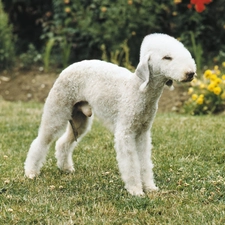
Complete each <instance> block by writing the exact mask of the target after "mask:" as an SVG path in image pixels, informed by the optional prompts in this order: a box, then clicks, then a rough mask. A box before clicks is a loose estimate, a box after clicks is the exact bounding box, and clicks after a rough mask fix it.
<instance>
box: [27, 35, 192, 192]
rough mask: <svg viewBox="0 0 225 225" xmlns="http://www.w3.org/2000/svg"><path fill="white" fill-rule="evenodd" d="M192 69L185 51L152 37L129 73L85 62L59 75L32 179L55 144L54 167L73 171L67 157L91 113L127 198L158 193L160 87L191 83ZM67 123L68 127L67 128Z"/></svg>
mask: <svg viewBox="0 0 225 225" xmlns="http://www.w3.org/2000/svg"><path fill="white" fill-rule="evenodd" d="M195 72H196V65H195V62H194V60H193V59H192V57H191V55H190V53H189V52H188V50H187V49H186V48H185V47H184V46H183V45H182V44H181V43H180V42H179V41H177V40H176V39H174V38H172V37H170V36H168V35H165V34H151V35H148V36H146V37H145V38H144V40H143V42H142V45H141V53H140V62H139V64H138V66H137V69H136V71H135V72H134V73H131V72H130V71H128V70H127V69H125V68H122V67H119V66H117V65H114V64H112V63H108V62H103V61H100V60H86V61H82V62H78V63H74V64H72V65H71V66H69V67H67V68H66V69H65V70H63V71H62V73H61V74H60V76H59V78H58V79H57V80H56V82H55V84H54V86H53V87H52V89H51V91H50V93H49V95H48V98H47V100H46V103H45V106H44V111H43V115H42V121H41V125H40V128H39V133H38V136H37V138H36V139H35V140H34V141H33V142H32V144H31V146H30V150H29V152H28V155H27V159H26V162H25V174H26V176H27V177H29V178H34V177H35V176H37V175H38V174H39V173H40V169H41V167H42V164H43V162H44V160H45V157H46V155H47V152H48V149H49V145H50V144H51V143H52V141H53V140H54V139H55V138H56V137H57V136H58V135H59V134H60V133H62V131H63V130H64V129H65V126H66V125H67V124H68V125H67V129H66V132H65V133H64V134H63V135H62V136H61V138H59V140H58V141H57V142H56V158H57V165H58V167H59V168H60V169H62V170H64V171H69V172H72V171H74V167H73V161H72V152H73V149H74V148H75V146H76V145H77V143H78V142H79V141H80V140H81V138H82V137H83V136H84V135H85V134H86V132H87V131H88V130H89V129H90V127H91V122H92V120H93V116H92V112H94V114H95V115H96V116H97V117H98V118H99V119H101V120H102V121H103V122H104V124H105V125H106V126H107V127H109V129H110V130H111V131H112V132H113V133H114V137H115V149H116V153H117V161H118V166H119V170H120V173H121V175H122V179H123V181H124V183H125V188H126V189H127V191H128V192H129V193H131V194H132V195H143V194H144V192H143V191H146V192H147V191H151V190H157V187H156V186H155V184H154V179H153V171H152V168H153V164H152V161H151V147H152V146H151V136H150V129H151V126H152V123H153V120H154V117H155V114H156V111H157V108H158V101H159V98H160V96H161V94H162V91H163V87H164V85H165V84H167V85H168V86H171V85H172V80H176V81H182V82H185V81H191V80H192V79H193V77H194V75H195ZM68 121H70V123H68Z"/></svg>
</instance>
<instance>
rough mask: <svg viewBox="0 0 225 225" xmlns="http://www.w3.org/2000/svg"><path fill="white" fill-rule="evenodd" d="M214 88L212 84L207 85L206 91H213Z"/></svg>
mask: <svg viewBox="0 0 225 225" xmlns="http://www.w3.org/2000/svg"><path fill="white" fill-rule="evenodd" d="M214 88H215V84H214V83H210V84H209V85H208V87H207V89H208V90H209V91H213V90H214Z"/></svg>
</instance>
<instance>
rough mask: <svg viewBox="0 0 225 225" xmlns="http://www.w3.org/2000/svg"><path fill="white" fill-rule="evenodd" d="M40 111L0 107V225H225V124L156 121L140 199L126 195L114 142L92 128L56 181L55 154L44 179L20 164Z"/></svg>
mask: <svg viewBox="0 0 225 225" xmlns="http://www.w3.org/2000/svg"><path fill="white" fill-rule="evenodd" d="M42 106H43V105H41V104H36V103H9V102H5V101H3V100H1V99H0V137H1V139H0V224H10V225H12V224H54V225H55V224H66V225H67V224H104V225H105V224H129V225H130V224H135V225H136V224H158V225H159V224H160V225H161V224H171V225H176V224H181V225H183V224H191V225H193V224H201V225H202V224H216V225H217V224H225V176H224V174H225V138H224V130H225V129H224V127H225V117H224V115H220V116H204V117H200V116H199V117H192V116H184V115H177V114H158V115H157V117H156V119H155V122H154V125H153V130H152V138H153V144H154V149H153V156H152V158H153V162H154V164H155V167H154V172H155V180H156V184H157V185H158V187H159V188H160V191H159V192H157V193H150V194H148V195H147V196H145V197H143V198H139V197H133V196H131V195H129V194H127V192H126V191H125V190H124V188H123V182H122V181H121V178H120V175H119V172H118V168H117V163H116V160H115V151H114V149H113V136H112V135H111V134H110V133H109V132H108V131H107V130H106V129H105V128H103V127H102V126H101V124H100V123H99V122H98V120H95V122H94V125H93V129H92V131H91V132H90V133H89V134H88V135H87V136H86V137H85V138H84V139H83V140H82V142H81V143H80V145H79V147H78V148H77V149H76V150H75V152H74V155H73V157H74V162H75V168H76V172H75V173H74V174H64V173H61V172H60V171H59V170H58V169H57V167H56V160H55V158H54V146H52V148H51V150H50V153H49V155H48V158H47V161H46V164H45V165H44V167H43V169H42V173H41V175H40V176H39V177H38V178H36V179H34V180H28V179H26V178H25V177H24V171H23V163H24V161H25V158H26V154H27V151H28V148H29V145H30V143H31V141H32V140H33V139H34V138H35V136H36V134H37V130H38V126H39V122H40V116H41V111H42Z"/></svg>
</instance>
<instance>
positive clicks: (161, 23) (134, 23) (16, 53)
mask: <svg viewBox="0 0 225 225" xmlns="http://www.w3.org/2000/svg"><path fill="white" fill-rule="evenodd" d="M155 32H159V33H166V34H169V35H171V36H173V37H175V38H177V39H178V40H179V41H181V42H182V43H183V44H184V45H185V46H186V47H187V48H188V50H189V51H190V52H191V54H192V55H193V57H194V59H195V61H196V64H197V70H198V71H197V73H198V77H197V78H198V79H195V80H194V81H193V82H192V83H191V84H187V85H188V87H187V85H186V86H185V87H184V85H183V84H176V85H177V87H176V88H175V90H174V91H173V93H171V92H170V91H168V90H166V89H165V90H164V94H163V95H162V98H161V99H160V102H159V109H160V110H161V111H171V110H172V111H176V112H185V113H191V114H192V115H195V114H211V113H218V112H224V109H225V4H224V0H157V1H154V0H0V96H1V97H3V99H6V100H11V101H14V100H22V101H30V100H34V101H41V102H43V101H45V99H46V96H47V94H48V92H49V89H50V88H51V87H52V84H53V83H54V81H55V79H56V78H57V76H58V74H59V73H60V71H61V70H62V69H63V68H65V67H66V66H68V65H69V64H71V63H74V62H77V61H81V60H84V59H101V60H105V61H109V62H112V63H115V64H118V65H120V66H123V67H126V68H128V69H129V70H131V71H134V69H135V67H136V66H137V64H138V62H139V49H140V44H141V42H142V40H143V38H144V36H146V35H148V34H151V33H155ZM208 69H210V71H209V70H208ZM189 87H190V88H189ZM188 88H189V89H188Z"/></svg>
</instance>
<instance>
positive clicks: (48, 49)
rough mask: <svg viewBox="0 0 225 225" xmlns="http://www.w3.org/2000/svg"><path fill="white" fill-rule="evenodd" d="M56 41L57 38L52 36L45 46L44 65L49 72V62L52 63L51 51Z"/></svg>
mask: <svg viewBox="0 0 225 225" xmlns="http://www.w3.org/2000/svg"><path fill="white" fill-rule="evenodd" d="M54 43H55V39H54V38H51V39H49V40H48V42H47V44H46V47H45V52H44V66H45V71H46V72H48V69H49V64H50V55H51V51H52V48H53V45H54Z"/></svg>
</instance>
